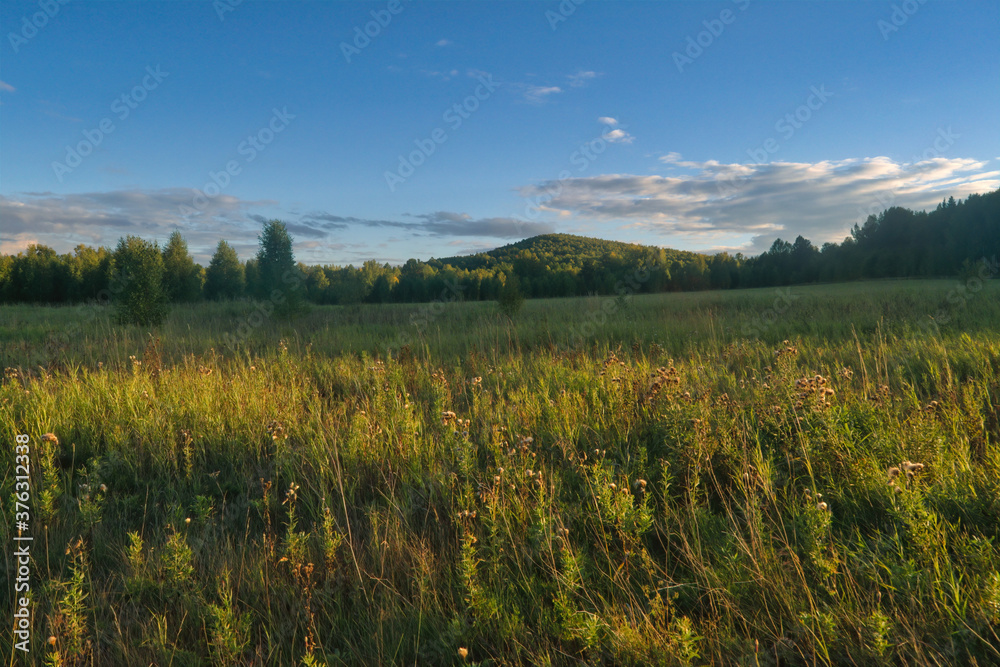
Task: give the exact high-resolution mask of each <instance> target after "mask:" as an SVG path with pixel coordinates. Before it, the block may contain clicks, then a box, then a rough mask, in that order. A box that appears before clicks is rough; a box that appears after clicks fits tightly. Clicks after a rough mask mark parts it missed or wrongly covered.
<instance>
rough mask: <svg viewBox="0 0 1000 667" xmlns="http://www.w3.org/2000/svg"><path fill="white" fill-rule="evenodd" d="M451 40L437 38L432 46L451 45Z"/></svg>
mask: <svg viewBox="0 0 1000 667" xmlns="http://www.w3.org/2000/svg"><path fill="white" fill-rule="evenodd" d="M451 44H452V42H451V40H450V39H439V40H438V41H437V42H435V43H434V46H451Z"/></svg>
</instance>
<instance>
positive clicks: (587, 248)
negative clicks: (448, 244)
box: [428, 234, 698, 271]
mask: <svg viewBox="0 0 1000 667" xmlns="http://www.w3.org/2000/svg"><path fill="white" fill-rule="evenodd" d="M697 256H698V254H697V253H693V252H688V251H684V250H672V249H664V248H658V247H656V246H644V245H639V244H637V243H623V242H621V241H607V240H605V239H595V238H590V237H586V236H574V235H573V234H542V235H541V236H532V237H531V238H527V239H524V240H522V241H518V242H517V243H511V244H508V245H505V246H503V247H500V248H497V249H495V250H490V251H489V252H481V253H477V254H475V255H464V256H460V257H442V258H440V259H432V260H430V261H429V262H428V264H431V265H433V266H446V265H449V266H453V267H455V268H456V269H464V270H466V271H472V270H475V269H491V268H495V267H497V266H500V265H502V264H509V265H511V266H515V265H517V264H518V263H520V264H522V265H523V264H532V263H534V261H537V262H538V263H540V264H541V265H542V266H544V267H546V268H547V269H548V270H566V269H568V270H580V269H582V268H583V267H584V266H586V265H587V264H588V262H602V261H605V260H607V259H620V260H625V261H626V262H629V263H634V262H638V261H642V260H647V261H658V262H659V263H664V262H669V261H678V262H690V261H691V260H693V259H694V258H695V257H697Z"/></svg>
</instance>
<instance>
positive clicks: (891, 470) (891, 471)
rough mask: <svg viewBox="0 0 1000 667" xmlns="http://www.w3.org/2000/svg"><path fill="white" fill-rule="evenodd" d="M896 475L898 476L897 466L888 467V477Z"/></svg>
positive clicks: (894, 477) (893, 477)
mask: <svg viewBox="0 0 1000 667" xmlns="http://www.w3.org/2000/svg"><path fill="white" fill-rule="evenodd" d="M897 477H899V468H897V467H896V466H893V467H891V468H889V479H896V478H897Z"/></svg>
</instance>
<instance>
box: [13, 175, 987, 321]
mask: <svg viewBox="0 0 1000 667" xmlns="http://www.w3.org/2000/svg"><path fill="white" fill-rule="evenodd" d="M834 222H835V221H831V224H834ZM178 248H179V251H178V252H177V253H174V254H172V255H170V257H169V261H167V260H168V257H167V254H168V251H169V248H165V249H164V257H163V276H164V277H163V280H164V282H165V283H166V284H169V285H176V284H179V282H178V281H181V280H188V278H190V277H192V276H194V277H196V278H197V281H195V282H196V283H197V284H196V285H195V286H194V289H193V290H191V292H192V294H191V295H190V297H189V298H192V299H195V298H211V297H212V296H217V295H218V294H219V293H220V292H219V291H218V290H216V289H211V290H210V289H206V288H203V285H204V284H206V281H208V278H209V274H210V273H212V274H213V276H212V277H213V278H214V279H217V280H216V282H217V281H218V279H220V278H219V276H222V277H223V278H225V280H226V281H228V282H226V283H225V285H226V289H225V290H224V291H223V292H221V293H224V294H227V295H229V297H230V298H241V297H250V298H254V297H258V298H259V297H260V296H261V295H265V296H266V295H268V294H271V293H272V292H271V290H272V289H273V286H272V285H269V284H267V283H266V281H265V280H264V279H263V278H262V277H261V273H260V270H259V267H258V266H257V260H256V259H251V260H249V261H247V262H246V263H245V264H241V263H240V262H239V260H238V259H237V258H236V254H235V252H233V251H232V248H230V247H229V246H226V245H225V244H220V247H219V249H218V250H217V251H216V256H215V257H213V263H214V264H215V265H216V268H215V269H214V270H213V269H212V268H211V267H209V269H208V270H205V269H202V268H201V267H197V268H196V269H195V268H194V267H195V265H194V262H193V260H191V259H190V257H186V255H187V249H186V245H185V244H184V243H183V239H180V243H179V244H178ZM227 249H228V251H229V255H227V254H226V252H225V251H226V250H227ZM998 256H1000V191H995V192H990V193H987V194H983V195H979V194H974V195H969V197H968V198H966V199H965V200H964V201H956V200H955V199H953V198H948V199H947V200H945V201H942V202H941V204H940V205H938V207H937V208H936V209H934V210H933V211H911V210H909V209H905V208H900V207H898V206H894V207H892V208H889V209H887V210H885V211H883V212H882V213H880V214H879V215H872V216H869V217H868V219H867V220H865V222H864V224H861V225H855V226H854V228H853V229H852V230H851V232H850V236H848V237H847V238H845V239H844V240H843V241H842V242H840V243H824V244H823V245H822V247H819V248H817V247H816V246H815V245H813V244H812V243H811V242H810V241H809V240H808V239H806V238H804V237H802V236H799V237H798V238H796V239H795V240H794V241H784V240H782V239H778V240H776V241H775V242H774V243H773V244H772V246H771V248H770V249H769V250H768V251H767V252H764V253H761V254H760V255H757V256H756V257H745V256H743V255H742V254H739V253H737V254H736V255H730V254H728V253H725V252H721V253H718V254H715V255H704V254H700V253H694V252H688V251H683V250H672V249H667V248H658V247H655V246H644V245H638V244H634V243H622V242H620V241H605V240H603V239H593V238H586V237H582V236H572V235H570V234H545V235H543V236H535V237H532V238H529V239H524V240H523V241H518V242H517V243H511V244H510V245H506V246H503V247H502V248H497V249H496V250H491V251H489V252H483V253H478V254H475V255H466V256H464V257H445V258H441V259H431V260H429V261H427V262H422V261H420V260H417V259H410V260H408V261H407V262H406V263H405V264H403V265H402V266H390V265H389V264H380V263H379V262H376V261H374V260H369V261H367V262H365V263H364V264H363V265H361V266H360V267H355V266H329V265H327V266H306V265H304V264H300V265H299V268H300V270H301V271H302V273H301V274H300V277H301V278H302V284H303V286H304V288H305V292H306V296H307V298H308V299H309V300H310V301H312V302H313V303H319V304H340V305H346V304H355V303H361V302H368V303H390V302H397V303H400V302H402V303H414V302H427V301H434V300H438V301H451V300H455V299H464V300H470V301H490V300H494V299H497V298H498V297H499V296H500V295H501V293H502V292H503V291H506V292H507V293H508V294H509V293H517V292H520V293H522V294H523V295H524V296H526V297H565V296H580V295H587V294H607V295H611V294H614V295H621V294H632V293H655V292H664V291H690V290H702V289H730V288H734V287H769V286H778V285H797V284H804V283H813V282H838V281H844V280H859V279H866V278H900V277H913V278H927V277H934V276H947V275H952V276H953V275H956V274H960V275H962V276H965V277H966V278H967V280H980V281H981V280H983V279H985V278H988V277H990V276H995V275H997V274H998V273H1000V265H998V264H997V259H996V258H997V257H998ZM117 264H118V258H117V257H116V252H113V251H112V250H111V249H110V248H97V249H94V248H89V247H87V246H83V245H80V246H77V248H76V249H75V251H74V253H73V254H63V255H59V254H57V253H56V252H55V250H53V249H52V248H48V247H46V246H42V245H32V246H29V247H28V249H27V250H25V251H23V252H20V253H18V254H17V255H0V303H17V302H37V303H67V302H70V303H72V302H81V301H92V300H94V301H105V302H106V301H107V299H108V296H109V295H111V294H114V293H115V292H114V291H113V289H112V288H117V283H116V282H115V281H116V280H118V279H119V276H118V274H119V271H118V268H117ZM219 267H223V269H220V268H219ZM192 269H194V270H192ZM185 276H187V277H185ZM512 279H513V282H511V280H512ZM209 283H210V281H209ZM970 284H972V285H975V284H976V283H974V282H973V283H970ZM970 289H971V288H970ZM177 300H181V299H177Z"/></svg>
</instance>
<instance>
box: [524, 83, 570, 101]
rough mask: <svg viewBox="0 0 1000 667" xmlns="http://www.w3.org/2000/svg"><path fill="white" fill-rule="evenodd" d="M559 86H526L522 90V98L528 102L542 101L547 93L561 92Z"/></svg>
mask: <svg viewBox="0 0 1000 667" xmlns="http://www.w3.org/2000/svg"><path fill="white" fill-rule="evenodd" d="M561 92H562V88H560V87H559V86H528V87H527V89H526V90H525V91H524V99H526V100H528V101H529V102H544V101H545V98H547V97H548V96H549V95H555V94H557V93H561Z"/></svg>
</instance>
